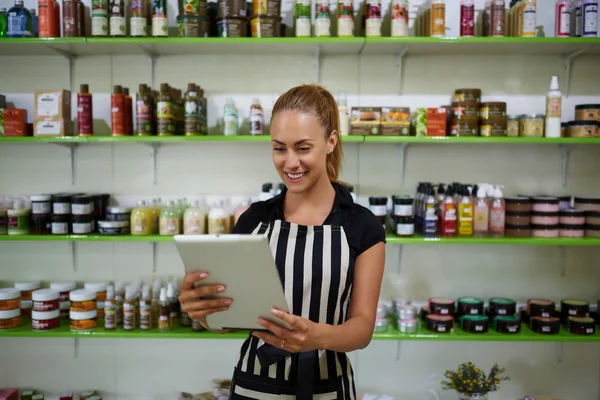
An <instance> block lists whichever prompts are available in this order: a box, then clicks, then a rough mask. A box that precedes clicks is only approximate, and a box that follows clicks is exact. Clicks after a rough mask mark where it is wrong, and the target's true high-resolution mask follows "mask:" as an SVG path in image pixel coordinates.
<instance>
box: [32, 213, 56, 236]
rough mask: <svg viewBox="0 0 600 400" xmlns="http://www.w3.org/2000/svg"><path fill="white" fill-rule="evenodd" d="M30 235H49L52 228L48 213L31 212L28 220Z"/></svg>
mask: <svg viewBox="0 0 600 400" xmlns="http://www.w3.org/2000/svg"><path fill="white" fill-rule="evenodd" d="M30 221H31V222H30V227H31V234H32V235H49V234H50V232H51V228H52V222H51V221H52V217H51V215H50V214H31V220H30Z"/></svg>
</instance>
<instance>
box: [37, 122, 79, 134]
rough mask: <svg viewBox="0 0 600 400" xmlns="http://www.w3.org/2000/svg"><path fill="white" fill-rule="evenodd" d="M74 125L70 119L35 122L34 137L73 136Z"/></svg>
mask: <svg viewBox="0 0 600 400" xmlns="http://www.w3.org/2000/svg"><path fill="white" fill-rule="evenodd" d="M72 125H73V123H72V122H71V120H70V119H59V120H52V121H46V120H37V119H36V120H35V121H33V136H71V135H72V132H73V130H72Z"/></svg>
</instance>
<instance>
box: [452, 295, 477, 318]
mask: <svg viewBox="0 0 600 400" xmlns="http://www.w3.org/2000/svg"><path fill="white" fill-rule="evenodd" d="M456 303H457V305H458V306H457V308H458V313H457V315H458V316H463V315H483V311H484V307H483V300H481V299H478V298H475V297H461V298H459V299H457V300H456Z"/></svg>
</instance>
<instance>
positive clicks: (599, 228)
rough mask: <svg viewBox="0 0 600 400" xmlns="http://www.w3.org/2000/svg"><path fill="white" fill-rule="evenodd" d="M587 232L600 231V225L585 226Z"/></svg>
mask: <svg viewBox="0 0 600 400" xmlns="http://www.w3.org/2000/svg"><path fill="white" fill-rule="evenodd" d="M585 230H586V231H600V225H592V224H585Z"/></svg>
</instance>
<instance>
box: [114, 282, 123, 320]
mask: <svg viewBox="0 0 600 400" xmlns="http://www.w3.org/2000/svg"><path fill="white" fill-rule="evenodd" d="M124 292H125V283H123V282H122V281H117V282H115V324H116V325H117V326H119V325H123V300H124V299H123V297H124Z"/></svg>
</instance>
